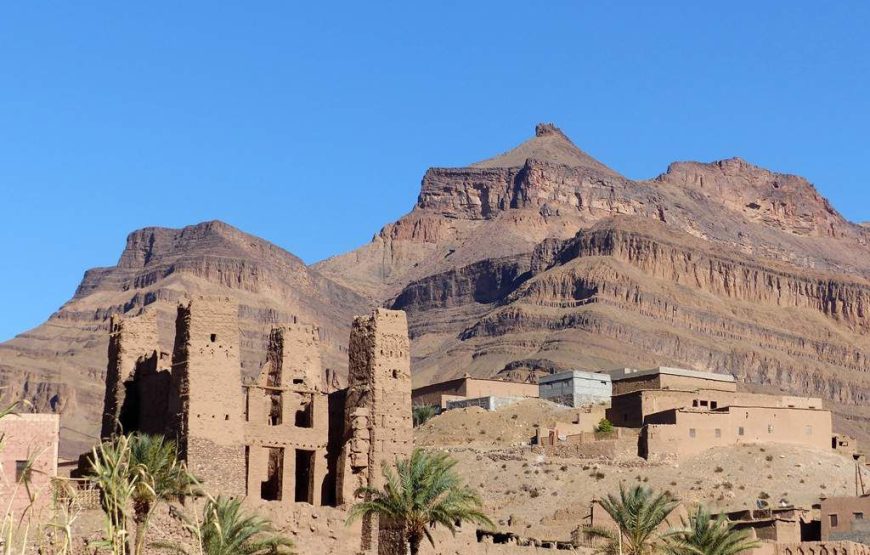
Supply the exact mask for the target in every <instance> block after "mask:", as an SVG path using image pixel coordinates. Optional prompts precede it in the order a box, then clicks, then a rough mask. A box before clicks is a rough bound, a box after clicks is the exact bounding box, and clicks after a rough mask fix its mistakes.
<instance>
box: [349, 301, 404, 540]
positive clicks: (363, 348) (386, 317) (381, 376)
mask: <svg viewBox="0 0 870 555" xmlns="http://www.w3.org/2000/svg"><path fill="white" fill-rule="evenodd" d="M348 356H349V361H350V365H349V370H348V388H347V392H346V395H345V412H344V444H343V446H342V451H341V460H340V461H339V468H338V472H339V474H338V482H339V490H338V502H339V503H352V502H354V501H355V500H356V496H355V492H356V490H357V489H358V488H360V487H374V488H379V487H381V486H383V475H382V473H381V465H382V464H383V463H386V464H393V463H395V462H396V461H397V460H399V459H403V458H407V457H408V456H410V454H411V451H412V450H413V431H412V430H413V424H412V421H411V411H410V399H411V354H410V342H409V340H408V322H407V320H406V318H405V313H404V312H402V311H397V310H386V309H377V310H375V311H374V312H372V314H371V315H370V316H362V317H358V318H356V319H355V320H354V322H353V328H352V330H351V333H350V344H349V346H348ZM373 520H374V519H372V518H366V519H364V520H363V531H362V542H363V545H362V548H363V550H377V552H378V553H401V552H403V551H401V549H402V547H403V542H404V538H403V537H402V535H401V534H400V533H398V531H397V530H396V527H394V526H392V525H391V523H386V522H380V523H375V522H374V521H373ZM376 525H377V530H378V534H377V535H375V534H374V530H375V528H376Z"/></svg>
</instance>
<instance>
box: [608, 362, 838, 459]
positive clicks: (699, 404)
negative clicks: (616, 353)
mask: <svg viewBox="0 0 870 555" xmlns="http://www.w3.org/2000/svg"><path fill="white" fill-rule="evenodd" d="M611 379H612V381H613V391H614V395H613V397H612V398H611V403H610V404H611V406H610V408H609V409H608V410H607V418H608V420H609V421H610V422H611V423H612V424H613V425H614V426H619V427H626V428H638V429H640V438H639V440H638V454H639V455H640V456H642V457H645V458H648V459H661V458H674V457H683V456H689V455H694V454H697V453H700V452H701V451H704V450H705V449H709V448H711V447H718V446H727V445H735V444H739V443H787V444H794V445H804V446H808V447H813V448H817V449H830V448H831V447H832V445H833V444H834V443H833V441H832V437H833V432H832V423H831V413H830V411H827V410H824V409H823V408H822V401H821V399H818V398H807V397H794V396H787V395H764V394H755V393H743V392H738V391H737V387H736V384H735V383H734V378H733V377H732V376H723V375H719V374H713V373H709V372H696V371H693V370H682V369H678V368H667V367H660V368H655V369H652V370H644V371H636V370H628V369H626V370H620V371H616V372H613V373H611Z"/></svg>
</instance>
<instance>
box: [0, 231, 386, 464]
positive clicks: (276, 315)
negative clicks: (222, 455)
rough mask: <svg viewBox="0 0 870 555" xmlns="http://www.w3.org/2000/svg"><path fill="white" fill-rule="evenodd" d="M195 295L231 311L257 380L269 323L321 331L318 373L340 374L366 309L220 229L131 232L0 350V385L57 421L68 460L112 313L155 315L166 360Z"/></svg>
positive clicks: (89, 419)
mask: <svg viewBox="0 0 870 555" xmlns="http://www.w3.org/2000/svg"><path fill="white" fill-rule="evenodd" d="M194 294H205V295H224V296H229V297H232V298H234V299H236V300H238V302H239V305H240V306H239V317H240V322H241V330H240V331H241V334H242V366H243V371H244V372H245V373H246V374H248V375H253V374H255V373H257V372H259V370H260V368H261V366H262V364H263V362H264V360H265V358H264V357H265V345H266V342H267V339H268V331H269V327H270V326H271V324H273V323H280V322H289V321H294V320H298V321H301V322H307V323H313V324H316V325H319V326H320V331H321V337H322V344H323V345H324V348H325V352H324V353H323V356H324V365H325V366H327V367H329V368H330V369H332V370H335V371H337V372H338V373H339V374H342V375H343V374H344V373H345V368H346V365H347V357H346V354H345V352H344V349H345V343H346V341H347V335H348V333H349V330H350V322H351V321H352V319H353V316H354V315H355V314H359V313H360V312H363V311H365V310H368V308H369V304H370V303H369V301H368V300H366V299H365V298H363V297H361V296H360V295H358V294H356V293H354V292H352V291H350V290H348V289H346V288H344V287H342V286H340V285H338V284H336V283H334V282H332V281H331V280H329V279H327V278H324V277H323V276H321V275H319V274H318V273H317V272H315V271H312V270H311V269H309V268H307V267H306V266H305V264H304V263H303V262H302V261H301V260H299V259H298V258H296V257H295V256H293V255H291V254H290V253H287V252H286V251H284V250H282V249H280V248H279V247H276V246H275V245H273V244H271V243H268V242H266V241H263V240H262V239H259V238H257V237H253V236H251V235H248V234H245V233H242V232H241V231H239V230H237V229H235V228H233V227H231V226H229V225H226V224H224V223H221V222H207V223H203V224H199V225H195V226H190V227H186V228H184V229H165V228H147V229H141V230H138V231H135V232H133V233H131V234H130V236H129V237H128V238H127V245H126V248H125V249H124V252H123V253H122V254H121V257H120V259H119V261H118V264H117V265H116V266H114V267H111V268H96V269H92V270H88V271H87V272H86V273H85V276H84V279H83V280H82V282H81V284H80V285H79V287H78V289H77V291H76V293H75V296H74V297H73V298H72V300H70V301H69V302H68V303H67V304H65V305H64V306H63V307H61V308H60V309H59V310H58V311H57V312H56V313H55V314H54V315H52V317H51V318H50V319H49V320H48V321H47V322H46V323H45V324H43V325H42V326H40V327H38V328H36V329H34V330H31V331H29V332H26V333H23V334H21V335H19V336H17V337H16V338H14V339H12V340H11V341H8V342H6V343H3V344H2V345H0V382H2V383H3V384H4V385H7V386H10V388H11V391H10V393H11V394H12V395H14V396H16V397H23V398H26V399H28V400H29V401H30V402H32V403H33V405H34V406H35V407H36V409H37V410H40V411H46V410H49V411H50V410H55V411H59V412H61V413H62V415H63V418H62V422H63V432H62V435H63V452H64V454H65V455H67V456H71V455H75V454H76V453H77V452H78V451H80V450H82V449H86V448H87V446H88V445H90V444H91V443H92V441H93V440H94V437H95V436H96V435H97V434H98V433H99V425H98V424H99V413H100V410H101V409H102V407H101V405H102V395H103V383H104V382H103V380H104V378H105V370H106V362H107V361H106V356H107V355H106V353H107V346H108V324H109V321H108V320H109V318H110V317H111V315H112V314H128V315H136V314H138V313H140V312H141V311H142V309H143V308H144V307H146V306H149V307H153V308H156V310H157V312H158V323H159V325H160V331H161V334H160V342H161V344H160V348H161V350H163V351H165V352H167V353H169V352H171V351H172V339H173V337H172V334H173V330H174V321H175V307H176V305H177V303H178V302H179V301H181V300H183V299H184V298H186V297H188V296H190V295H194Z"/></svg>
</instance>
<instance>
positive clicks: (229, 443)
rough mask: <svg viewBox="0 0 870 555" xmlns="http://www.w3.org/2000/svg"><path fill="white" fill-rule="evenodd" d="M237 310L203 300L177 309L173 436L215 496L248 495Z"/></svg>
mask: <svg viewBox="0 0 870 555" xmlns="http://www.w3.org/2000/svg"><path fill="white" fill-rule="evenodd" d="M240 368H241V366H240V359H239V324H238V306H237V305H236V303H235V302H232V301H230V300H229V299H226V298H213V297H199V298H196V299H194V300H191V301H190V302H189V303H188V304H186V305H185V304H182V305H179V307H178V318H177V320H176V323H175V348H174V350H173V353H172V394H171V396H170V399H169V411H170V417H171V418H172V420H173V423H174V425H173V426H172V428H171V430H172V431H173V432H174V434H173V435H174V437H175V438H176V441H177V442H178V450H179V455H180V456H181V457H182V458H183V459H185V460H186V461H187V465H188V468H189V469H190V471H191V472H193V474H194V475H195V476H197V477H198V478H200V479H201V480H203V482H204V485H205V486H206V487H207V488H208V489H209V490H211V491H219V492H221V493H223V494H224V495H231V496H243V495H245V481H246V480H245V478H246V476H245V445H244V396H243V393H242V388H241V375H240Z"/></svg>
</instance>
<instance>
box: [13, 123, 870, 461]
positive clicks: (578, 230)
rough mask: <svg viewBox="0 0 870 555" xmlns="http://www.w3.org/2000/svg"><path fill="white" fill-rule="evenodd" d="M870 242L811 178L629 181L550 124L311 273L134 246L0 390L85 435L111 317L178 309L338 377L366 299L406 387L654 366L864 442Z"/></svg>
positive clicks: (184, 248) (448, 171)
mask: <svg viewBox="0 0 870 555" xmlns="http://www.w3.org/2000/svg"><path fill="white" fill-rule="evenodd" d="M868 245H870V228H867V227H866V226H859V225H855V224H852V223H850V222H848V221H846V220H845V219H844V218H843V217H842V216H840V215H839V214H838V213H837V211H836V210H835V209H834V208H833V207H832V206H831V205H830V203H828V202H827V201H826V200H825V199H824V198H822V197H821V196H820V195H819V194H818V192H817V191H816V190H815V188H814V187H813V186H812V185H811V184H810V183H809V182H807V181H806V180H804V179H802V178H799V177H796V176H791V175H784V174H779V173H774V172H770V171H768V170H765V169H762V168H758V167H756V166H753V165H751V164H749V163H747V162H745V161H743V160H740V159H737V158H733V159H729V160H723V161H719V162H713V163H706V164H705V163H696V162H680V163H675V164H672V165H671V166H670V167H669V168H668V170H667V172H665V173H664V174H662V175H660V176H658V177H656V178H654V179H651V180H646V181H632V180H629V179H627V178H625V177H623V176H621V175H620V174H619V173H617V172H616V171H614V170H613V169H611V168H609V167H607V166H606V165H604V164H602V163H600V162H598V161H596V160H595V159H593V158H592V157H591V156H589V155H588V154H586V153H585V152H583V151H581V150H580V149H578V148H577V147H576V146H575V145H574V144H573V143H571V141H570V140H569V139H568V138H567V137H566V136H565V135H564V134H563V133H562V132H561V131H559V130H558V129H557V128H556V127H555V126H552V125H550V124H542V125H539V126H538V127H537V129H536V133H535V136H534V137H533V138H531V139H530V140H528V141H526V142H525V143H523V144H521V145H520V146H518V147H517V148H515V149H513V150H510V151H508V152H506V153H504V154H502V155H500V156H496V157H494V158H491V159H488V160H484V161H483V162H479V163H476V164H472V165H470V166H469V167H467V168H434V169H430V170H429V171H427V172H426V174H425V175H424V177H423V181H422V184H421V191H420V195H419V198H418V201H417V203H416V205H415V206H414V207H413V209H412V210H411V211H410V212H409V213H408V214H407V215H406V216H404V217H402V218H401V219H399V220H398V221H396V222H394V223H391V224H388V225H386V226H385V227H384V228H383V229H382V230H381V231H380V232H379V233H378V234H376V235H375V237H374V238H373V239H372V241H371V242H370V243H369V244H367V245H365V246H363V247H361V248H359V249H357V250H355V251H352V252H350V253H347V254H344V255H341V256H338V257H334V258H331V259H329V260H326V261H323V262H321V263H319V264H316V265H314V266H313V267H306V266H305V265H304V264H303V263H302V262H301V261H300V260H299V259H297V258H296V257H294V256H292V255H291V254H289V253H287V252H285V251H283V250H281V249H280V248H278V247H276V246H274V245H271V244H270V243H267V242H265V241H262V240H260V239H257V238H255V237H251V236H249V235H246V234H244V233H242V232H240V231H238V230H236V229H233V228H232V227H230V226H227V225H225V224H222V223H219V222H209V223H205V224H200V225H197V226H191V227H188V228H184V229H181V230H170V229H161V228H149V229H143V230H139V231H136V232H134V233H132V234H131V235H130V237H129V238H128V242H127V247H126V248H125V250H124V253H123V254H122V256H121V258H120V260H119V263H118V264H117V265H116V266H114V267H112V268H99V269H94V270H90V271H88V272H87V274H86V275H85V278H84V279H83V281H82V283H81V285H80V287H79V289H78V291H77V292H76V295H75V297H74V298H73V299H72V300H71V301H70V302H69V303H67V304H66V305H64V306H63V307H61V309H60V310H59V311H58V312H57V313H56V314H55V315H53V316H52V318H51V319H50V320H49V321H48V322H46V323H45V324H44V325H43V326H40V327H39V328H37V329H35V330H32V331H30V332H28V333H25V334H22V335H20V336H19V337H17V338H15V339H14V340H12V341H10V342H7V343H5V344H3V345H0V383H2V384H7V385H11V386H12V387H13V390H14V392H15V393H16V394H19V395H22V396H24V397H27V398H28V399H30V400H32V401H33V402H34V403H35V404H36V405H37V406H38V407H39V408H40V409H46V410H59V411H62V412H63V414H64V419H63V421H64V438H65V442H66V444H67V445H72V446H74V447H75V446H83V445H86V444H88V443H89V442H91V441H92V435H93V433H94V430H95V429H96V426H97V424H98V421H99V420H98V419H97V418H96V414H97V413H98V411H99V407H100V403H101V400H102V379H103V373H104V371H105V366H106V358H105V357H106V333H107V330H106V325H107V318H108V317H109V316H110V315H111V314H114V313H127V314H135V313H137V312H138V311H140V310H141V309H142V307H144V306H145V305H154V306H156V307H157V308H158V311H159V318H160V319H161V321H163V322H165V323H166V324H167V325H166V326H164V328H165V329H166V330H167V332H166V334H165V337H161V341H164V342H166V343H167V346H166V350H167V351H168V350H169V348H168V347H169V345H168V343H169V342H170V341H171V337H170V332H171V318H172V310H173V308H174V305H175V303H176V302H177V301H178V300H180V299H182V298H184V297H185V296H186V295H190V294H203V293H204V294H225V295H229V296H232V297H234V298H236V299H237V300H238V301H239V303H240V317H241V320H242V322H243V325H242V330H241V333H242V337H243V347H244V352H243V353H242V354H243V357H242V358H243V364H244V370H245V372H248V373H254V372H256V371H257V370H259V367H260V364H262V357H263V356H264V355H263V352H264V348H263V347H264V341H265V332H266V330H268V327H269V324H270V323H273V322H281V321H287V320H289V319H293V318H294V317H295V318H297V319H299V320H301V321H303V322H310V323H314V324H318V325H319V326H321V330H322V331H321V332H322V334H323V336H324V341H323V343H324V345H325V350H326V352H325V353H324V360H325V364H326V365H327V366H329V367H331V368H333V369H338V370H339V373H343V371H344V365H345V364H346V352H345V351H344V349H345V344H346V341H347V338H348V326H349V323H350V322H351V320H352V316H353V315H355V314H361V313H363V312H367V311H368V309H369V307H370V306H371V305H386V306H389V307H393V308H400V309H404V310H406V311H407V312H408V320H409V329H410V333H411V337H412V357H413V364H412V367H413V369H414V381H415V383H416V384H423V383H427V382H431V381H436V380H440V379H446V378H450V377H455V376H460V375H462V374H464V373H466V372H469V373H471V374H474V375H480V376H489V375H493V374H498V373H501V374H502V375H510V376H513V377H523V376H525V375H528V374H529V373H544V372H551V371H554V370H559V369H564V368H586V369H608V368H613V367H618V366H634V367H642V366H652V365H657V364H668V365H677V366H685V367H690V368H696V369H701V370H712V371H717V372H726V373H731V374H734V375H735V376H737V377H738V378H739V379H740V380H741V381H742V382H743V384H744V387H748V388H762V389H765V390H772V389H775V390H780V389H781V390H787V391H790V392H794V393H799V394H815V395H821V396H823V397H825V398H826V399H828V400H829V402H831V407H832V408H833V409H834V410H835V411H837V415H838V426H839V427H840V429H841V430H844V431H846V432H848V433H852V434H859V435H861V434H863V435H865V436H866V437H870V409H868V408H867V407H866V405H867V404H868V403H867V401H868V396H870V377H868V376H870V362H868V360H870V356H868V353H870V339H868V338H870V316H868V312H870V286H868V282H867V279H868V278H870V246H868Z"/></svg>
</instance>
